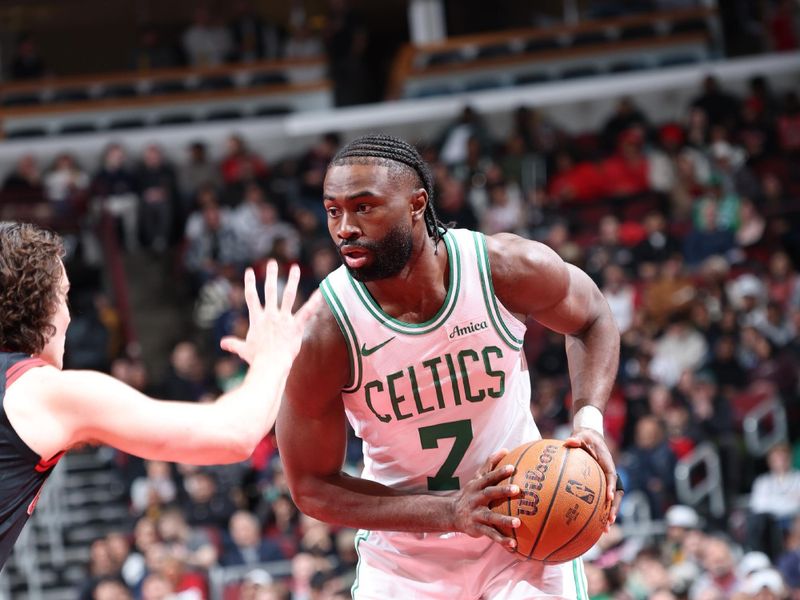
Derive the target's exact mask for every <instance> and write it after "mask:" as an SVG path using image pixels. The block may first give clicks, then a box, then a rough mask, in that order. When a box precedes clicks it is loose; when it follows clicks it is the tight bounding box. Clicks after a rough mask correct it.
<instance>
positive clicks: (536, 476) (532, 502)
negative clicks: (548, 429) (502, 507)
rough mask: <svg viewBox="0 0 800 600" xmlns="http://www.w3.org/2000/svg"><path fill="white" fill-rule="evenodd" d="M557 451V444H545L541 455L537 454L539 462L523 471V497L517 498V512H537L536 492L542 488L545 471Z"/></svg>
mask: <svg viewBox="0 0 800 600" xmlns="http://www.w3.org/2000/svg"><path fill="white" fill-rule="evenodd" d="M557 451H558V446H553V445H548V446H545V448H544V450H543V451H542V453H541V455H539V462H538V463H537V464H536V466H535V467H534V468H533V469H528V470H527V471H525V483H524V484H523V485H522V495H523V498H521V499H520V500H519V504H518V505H517V514H520V515H528V516H532V515H535V514H536V513H537V512H539V502H540V499H539V494H537V493H536V492H537V491H539V490H541V489H542V482H543V481H544V476H545V473H547V469H548V468H549V465H550V463H551V462H553V455H554V454H555V453H556V452H557Z"/></svg>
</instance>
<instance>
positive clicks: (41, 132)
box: [6, 127, 47, 140]
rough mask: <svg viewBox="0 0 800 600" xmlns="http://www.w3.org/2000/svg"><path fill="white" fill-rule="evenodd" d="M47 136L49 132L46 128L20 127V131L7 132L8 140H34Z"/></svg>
mask: <svg viewBox="0 0 800 600" xmlns="http://www.w3.org/2000/svg"><path fill="white" fill-rule="evenodd" d="M45 135H47V130H46V129H45V128H44V127H20V128H19V129H12V130H10V131H7V132H6V139H7V140H12V139H21V138H34V137H43V136H45Z"/></svg>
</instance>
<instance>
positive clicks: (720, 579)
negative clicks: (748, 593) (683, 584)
mask: <svg viewBox="0 0 800 600" xmlns="http://www.w3.org/2000/svg"><path fill="white" fill-rule="evenodd" d="M702 559H703V569H704V570H705V573H703V575H702V576H701V577H700V578H699V579H698V580H697V581H696V582H695V583H694V585H692V587H691V589H690V590H689V597H690V598H698V599H699V598H712V597H714V596H713V595H709V594H710V593H711V592H716V594H719V595H720V597H722V598H730V597H731V595H732V594H734V593H736V592H738V591H739V590H740V589H741V585H742V581H741V580H740V579H739V577H738V575H737V574H736V570H735V569H734V567H735V561H734V557H733V552H732V549H731V542H730V541H729V540H727V539H723V538H720V537H708V539H707V540H706V542H705V545H704V547H703V551H702Z"/></svg>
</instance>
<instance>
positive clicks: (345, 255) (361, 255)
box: [341, 246, 369, 269]
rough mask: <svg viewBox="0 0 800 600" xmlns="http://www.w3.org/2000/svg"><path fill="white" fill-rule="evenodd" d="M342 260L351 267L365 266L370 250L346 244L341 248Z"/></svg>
mask: <svg viewBox="0 0 800 600" xmlns="http://www.w3.org/2000/svg"><path fill="white" fill-rule="evenodd" d="M341 253H342V260H344V264H346V265H347V266H348V267H350V268H351V269H358V268H359V267H363V266H364V265H365V264H366V262H367V256H368V254H369V251H368V250H365V249H364V248H358V247H356V246H349V247H348V246H345V247H344V248H342V249H341Z"/></svg>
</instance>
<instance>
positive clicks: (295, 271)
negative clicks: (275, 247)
mask: <svg viewBox="0 0 800 600" xmlns="http://www.w3.org/2000/svg"><path fill="white" fill-rule="evenodd" d="M299 282H300V267H298V266H297V265H296V264H294V265H292V267H291V268H290V269H289V278H288V279H287V280H286V286H285V287H284V288H283V298H282V299H281V312H282V313H284V314H287V315H288V314H291V313H292V307H293V306H294V299H295V298H296V297H297V284H298V283H299Z"/></svg>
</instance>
